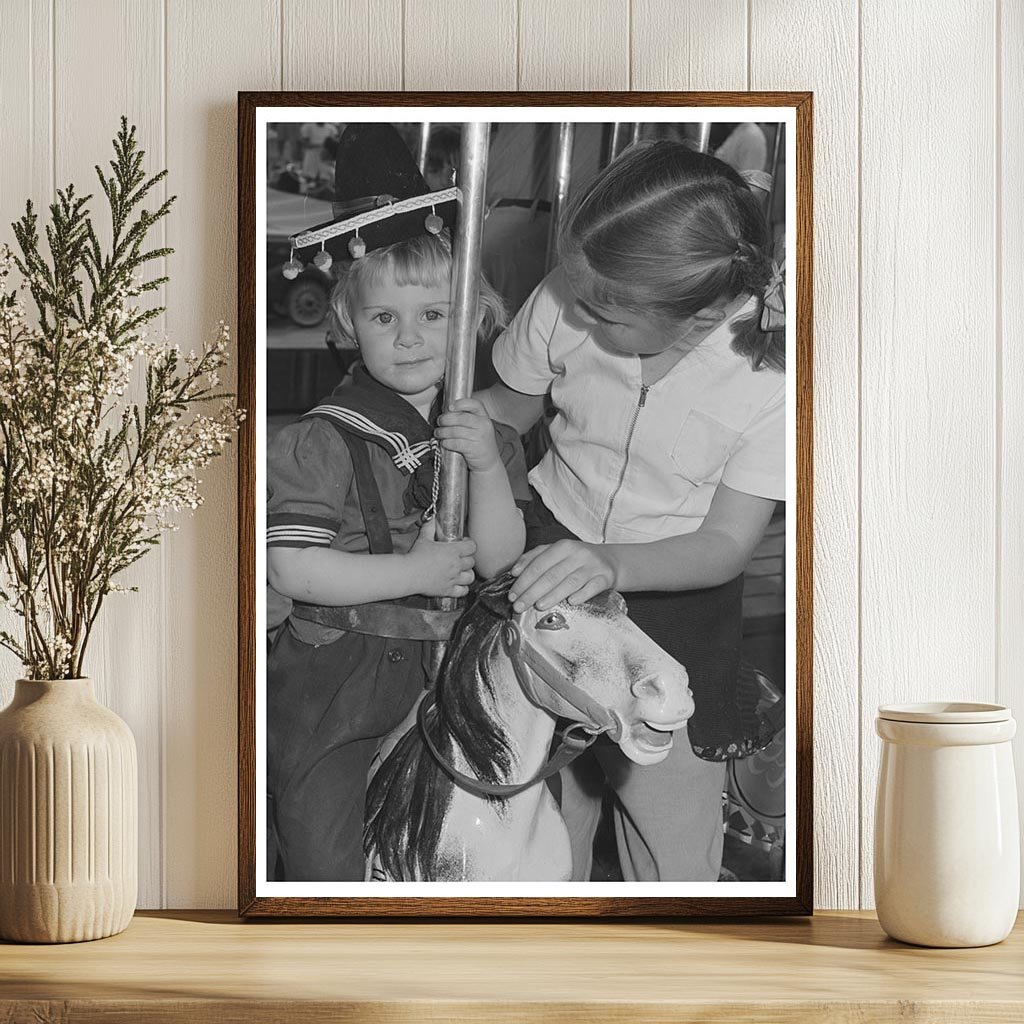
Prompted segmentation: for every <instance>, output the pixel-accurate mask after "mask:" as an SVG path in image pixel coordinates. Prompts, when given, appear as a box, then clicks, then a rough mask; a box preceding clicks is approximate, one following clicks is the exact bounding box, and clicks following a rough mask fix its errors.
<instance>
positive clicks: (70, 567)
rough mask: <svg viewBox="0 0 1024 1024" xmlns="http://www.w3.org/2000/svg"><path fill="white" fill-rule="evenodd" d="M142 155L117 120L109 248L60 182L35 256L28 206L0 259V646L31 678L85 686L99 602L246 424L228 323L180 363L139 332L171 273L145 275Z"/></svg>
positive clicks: (159, 253)
mask: <svg viewBox="0 0 1024 1024" xmlns="http://www.w3.org/2000/svg"><path fill="white" fill-rule="evenodd" d="M144 157H145V153H144V152H143V151H142V150H140V149H139V148H138V143H137V140H136V132H135V127H134V126H132V127H131V128H129V126H128V122H127V119H126V118H122V119H121V128H120V131H119V132H118V134H117V137H116V138H115V139H114V159H113V160H112V161H111V162H110V168H111V173H110V174H109V175H106V174H104V173H103V171H102V170H101V169H100V168H99V167H97V168H96V174H97V176H98V178H99V182H100V186H101V188H102V190H103V193H104V195H105V197H106V201H107V205H108V207H109V211H110V221H111V227H112V235H111V241H110V243H109V245H103V244H101V242H100V240H99V237H98V235H97V233H96V230H95V228H94V225H93V221H92V219H91V216H90V212H89V208H88V203H89V201H90V200H91V198H92V197H91V196H78V195H76V193H75V190H74V186H68V188H67V189H64V190H58V192H57V198H56V201H55V202H54V203H52V204H51V205H50V208H49V212H50V220H49V223H47V224H46V226H45V237H46V241H45V250H46V251H45V252H44V246H43V244H42V243H41V240H40V237H39V222H38V218H37V216H36V213H35V210H34V209H33V206H32V203H31V202H29V203H27V204H26V208H25V214H24V216H23V217H22V218H21V219H20V220H19V221H17V222H16V223H15V224H14V225H13V228H14V234H15V238H16V240H17V243H18V248H19V249H20V255H18V254H16V253H14V252H12V250H11V249H10V248H9V247H7V246H3V247H2V248H0V563H2V566H3V569H4V579H3V582H2V583H0V601H3V602H5V603H6V604H8V605H9V606H10V607H11V608H12V609H13V610H14V612H15V613H16V615H17V616H19V617H20V619H21V623H22V629H21V630H20V634H21V635H20V636H14V635H12V634H11V633H9V632H6V631H0V645H2V646H4V647H7V648H8V649H9V650H11V651H13V652H14V653H15V654H16V655H17V656H18V657H19V658H20V659H21V660H22V662H23V663H24V665H25V668H26V671H27V672H28V674H29V676H30V678H35V679H42V678H45V679H62V678H76V677H78V676H81V675H82V667H83V659H84V657H85V652H86V647H87V645H88V641H89V637H90V634H91V632H92V629H93V627H94V625H95V623H96V618H97V615H98V614H99V611H100V607H101V606H102V604H103V599H104V598H105V597H106V595H107V594H109V593H112V592H115V591H118V590H123V589H124V588H122V587H120V586H119V585H118V584H117V583H116V582H115V577H116V576H117V574H118V573H120V572H121V571H122V570H123V569H125V568H127V567H128V566H129V565H131V564H132V563H134V562H135V561H137V560H138V559H139V558H141V557H142V555H143V554H145V553H146V551H148V550H149V549H150V548H151V547H152V546H153V545H155V544H156V543H158V541H159V537H160V534H161V532H162V531H164V530H168V529H175V528H176V525H175V523H174V522H173V521H172V519H171V516H172V515H173V513H175V512H178V511H181V510H192V509H195V508H196V507H197V506H198V505H199V504H200V502H201V498H200V496H199V492H198V485H199V483H200V480H199V478H198V476H197V473H198V471H199V470H200V469H201V468H202V467H203V466H206V465H207V464H209V463H210V462H211V461H212V460H213V459H214V458H215V457H216V456H217V455H219V454H220V453H221V452H222V451H223V450H224V447H225V445H226V444H227V443H228V442H229V440H230V438H231V436H232V435H233V434H234V432H235V430H236V429H237V426H238V423H239V422H240V420H241V418H242V413H240V411H239V410H238V408H237V406H236V404H235V401H234V396H233V395H231V394H230V393H228V392H224V391H222V390H221V389H220V380H219V376H218V371H219V370H220V369H221V368H222V367H223V366H224V364H225V363H226V362H227V350H228V329H227V326H226V325H225V324H223V323H221V324H220V326H219V331H218V333H217V336H216V337H215V339H214V340H213V341H212V342H208V343H206V344H204V345H202V346H201V347H200V349H199V350H198V351H192V352H189V353H187V354H183V353H181V351H180V350H179V349H178V347H177V346H176V345H170V344H168V343H167V342H166V341H164V340H155V339H150V338H149V337H148V335H147V331H146V327H147V325H148V324H149V322H150V321H152V320H153V319H154V318H155V317H158V316H159V315H160V314H161V313H163V312H164V307H162V306H156V307H149V308H141V307H140V305H139V304H138V298H139V296H141V295H142V294H144V293H146V292H152V291H155V290H156V289H158V288H159V287H160V286H161V285H162V284H164V283H165V282H166V281H167V278H166V277H157V278H154V279H151V280H148V281H147V280H144V276H143V275H144V270H145V267H146V264H148V263H150V262H151V261H153V260H158V259H161V258H163V257H165V256H168V255H169V254H170V253H171V252H172V251H173V250H171V249H169V248H154V249H146V248H145V246H146V238H147V235H148V234H149V232H150V231H151V229H152V228H153V227H154V226H155V225H156V224H157V223H158V222H159V221H160V220H161V219H162V218H163V217H165V216H166V215H167V213H168V211H169V210H170V208H171V205H172V204H173V202H174V200H175V197H173V196H172V197H170V198H169V199H167V200H165V201H164V202H162V203H160V204H159V205H158V206H157V207H156V208H155V209H153V210H148V209H145V208H142V207H141V205H140V204H142V203H143V201H144V200H145V199H146V197H147V196H149V195H150V193H151V192H152V190H153V188H154V187H155V186H156V185H157V184H158V183H159V182H161V181H163V179H164V178H165V177H166V174H167V172H166V171H161V172H160V173H158V174H155V175H153V176H151V177H147V175H146V173H145V170H144V164H143V160H144ZM15 270H17V271H18V272H19V274H20V276H21V278H22V280H21V282H20V283H19V284H15V282H14V280H13V273H14V271H15ZM26 289H27V290H28V292H29V294H30V295H31V297H32V300H33V303H34V306H35V316H34V318H33V320H34V322H30V319H29V316H28V313H27V310H26V304H25V300H24V298H23V295H24V292H25V290H26ZM142 379H144V382H145V399H144V400H141V399H140V400H139V401H134V400H133V399H132V394H133V393H134V392H135V391H136V389H138V391H140V392H141V381H142ZM133 381H134V382H136V383H135V385H134V386H133ZM200 406H202V407H206V408H207V409H209V410H210V411H206V412H203V411H200V410H199V408H198V407H200ZM211 406H212V409H211ZM132 589H134V588H132Z"/></svg>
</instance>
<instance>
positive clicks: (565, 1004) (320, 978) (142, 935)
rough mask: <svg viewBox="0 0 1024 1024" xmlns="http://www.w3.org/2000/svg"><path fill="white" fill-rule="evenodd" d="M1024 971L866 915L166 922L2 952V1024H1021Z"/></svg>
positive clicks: (1012, 945) (1023, 937) (1006, 951)
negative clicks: (915, 943) (918, 938)
mask: <svg viewBox="0 0 1024 1024" xmlns="http://www.w3.org/2000/svg"><path fill="white" fill-rule="evenodd" d="M1022 965H1024V921H1022V922H1021V923H1019V924H1018V927H1017V930H1016V931H1015V932H1014V934H1013V935H1012V936H1011V937H1010V938H1009V939H1008V940H1007V941H1006V942H1004V943H1002V944H1000V945H997V946H990V947H988V948H985V949H962V950H928V949H919V948H915V947H911V946H903V945H900V944H899V943H895V942H892V941H890V940H888V939H887V938H886V937H885V936H884V935H883V933H882V932H881V930H880V929H879V927H878V924H877V923H876V921H875V920H874V918H873V916H872V915H871V914H867V913H853V912H831V913H821V914H818V915H816V916H815V917H814V918H810V919H809V918H799V919H781V920H780V919H775V920H770V921H768V920H763V919H762V920H761V921H748V922H727V923H723V922H721V921H714V922H702V921H684V922H664V921H658V922H655V923H648V922H637V923H622V922H615V923H606V922H598V921H594V922H586V923H558V922H555V923H547V922H543V923H537V922H516V923H509V922H502V923H473V922H457V923H448V922H445V923H436V922H428V921H417V922H414V923H405V922H385V923H379V922H376V921H364V922H358V923H352V922H343V923H324V922H323V921H317V922H305V921H280V920H278V921H239V920H238V919H237V918H236V917H235V915H234V914H233V913H232V912H230V911H210V912H201V911H183V912H179V913H176V912H174V911H160V912H148V913H140V914H138V915H137V916H136V918H135V920H134V922H133V923H132V925H131V926H130V927H129V928H128V930H127V931H126V932H124V933H123V934H121V935H118V936H115V937H113V938H111V939H105V940H102V941H100V942H89V943H81V944H78V945H69V946H18V945H13V944H6V945H5V944H2V943H0V1021H3V1022H4V1024H22V1022H31V1024H39V1022H40V1021H60V1022H62V1024H78V1022H89V1024H91V1022H95V1021H123V1022H128V1021H131V1022H151V1021H160V1022H164V1021H188V1022H190V1024H205V1022H207V1021H211V1022H212V1021H217V1022H225V1024H234V1022H242V1021H303V1022H306V1021H310V1022H319V1021H328V1020H329V1021H343V1022H347V1021H360V1022H363V1021H369V1022H375V1024H380V1022H390V1021H400V1022H417V1024H419V1022H425V1021H448V1020H452V1021H460V1022H463V1021H464V1022H473V1021H502V1022H504V1024H512V1022H516V1024H518V1022H532V1021H559V1022H573V1024H584V1022H590V1021H630V1022H640V1021H643V1022H648V1021H652V1022H660V1021H726V1020H728V1021H732V1022H745V1021H749V1022H754V1021H756V1022H758V1024H769V1022H782V1021H820V1022H828V1024H844V1022H854V1021H856V1022H857V1024H874V1022H881V1021H897V1020H898V1021H906V1020H921V1021H925V1020H926V1021H928V1022H929V1024H933V1022H946V1021H969V1022H971V1024H986V1022H997V1021H998V1022H1001V1024H1007V1022H1010V1021H1020V1020H1024V971H1022V969H1021V968H1022ZM299 1000H301V1001H302V1003H301V1005H297V1004H296V1001H299Z"/></svg>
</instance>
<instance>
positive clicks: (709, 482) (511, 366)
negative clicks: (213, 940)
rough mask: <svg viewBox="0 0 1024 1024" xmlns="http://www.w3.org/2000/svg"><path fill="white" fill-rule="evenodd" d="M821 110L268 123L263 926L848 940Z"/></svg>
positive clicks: (261, 105) (361, 116)
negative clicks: (615, 930) (605, 923)
mask: <svg viewBox="0 0 1024 1024" xmlns="http://www.w3.org/2000/svg"><path fill="white" fill-rule="evenodd" d="M811 109H812V100H811V96H810V94H809V93H451V94H449V93H443V94H442V93H424V94H413V93H277V92H275V93H240V94H239V106H238V143H239V150H238V155H239V160H238V168H239V207H238V210H239V228H238V243H239V244H238V261H239V262H238V280H239V307H238V320H239V326H238V331H239V339H240V348H239V376H238V391H239V403H240V405H242V406H243V407H245V408H246V409H247V410H248V416H247V419H246V421H245V423H244V425H243V431H242V435H241V439H240V440H241V452H240V475H239V533H240V545H239V559H240V563H239V581H240V591H239V614H240V621H239V847H238V857H239V864H238V877H239V912H240V913H241V914H244V915H253V916H260V915H264V916H266V915H334V916H344V917H354V916H381V915H397V916H414V915H416V916H418V915H430V916H435V917H436V916H482V917H483V916H488V917H489V916H495V915H521V916H538V915H539V916H548V915H551V916H555V915H557V916H578V917H593V916H602V917H607V916H644V917H648V916H653V915H671V916H679V915H701V916H708V915H716V916H721V915H730V916H735V915H754V914H810V913H811V912H812V904H813V900H812V877H813V872H812V862H811V858H812V835H811V827H812V789H811V787H812V765H811V728H812V715H811V666H812V651H811V645H812V635H811V624H812V609H811V590H812V588H811V533H812V529H811V524H812V519H811V502H812V461H811V451H812V448H811V424H812V402H811V373H812V358H811V352H812V340H811V339H812V331H811V302H812V240H811V230H812V222H811V209H812V204H811V195H812V192H811V116H812V115H811Z"/></svg>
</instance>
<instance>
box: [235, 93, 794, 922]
mask: <svg viewBox="0 0 1024 1024" xmlns="http://www.w3.org/2000/svg"><path fill="white" fill-rule="evenodd" d="M300 108H306V109H307V110H308V111H309V112H310V113H311V114H313V113H316V114H319V115H320V116H323V117H327V118H328V121H327V122H316V123H332V122H333V121H338V122H345V121H348V122H354V121H359V120H383V121H394V123H408V122H416V121H417V120H421V121H427V120H428V118H429V114H430V113H433V114H434V115H435V116H434V118H433V121H432V122H431V123H437V121H438V118H437V117H436V114H437V113H438V112H439V110H440V112H441V113H444V112H448V113H449V114H450V117H449V118H448V120H450V121H453V122H458V121H460V118H461V119H464V120H466V121H468V120H471V119H472V120H483V119H484V114H485V113H487V111H490V112H492V114H493V118H492V119H493V121H495V122H497V121H500V120H501V118H502V117H504V118H505V120H508V118H509V117H510V116H512V114H513V113H515V114H517V116H519V119H520V120H521V121H536V122H537V123H540V122H545V123H548V122H550V123H553V124H554V123H556V122H561V121H562V120H563V119H564V118H563V117H559V114H560V113H561V114H563V115H565V114H566V109H568V111H570V113H571V112H572V111H578V112H579V111H582V112H585V114H586V117H587V118H589V120H594V119H595V118H596V117H597V115H598V113H599V112H603V114H604V117H603V118H602V120H601V123H602V124H608V125H611V124H616V123H615V122H613V120H612V118H613V116H630V115H632V116H637V113H638V112H642V113H643V114H645V115H646V117H645V121H644V122H642V123H648V122H649V123H652V124H663V123H664V124H669V123H678V124H694V123H701V124H703V123H715V122H716V121H729V122H730V123H732V122H736V121H742V120H743V119H742V118H740V117H738V113H746V114H749V115H750V117H749V119H750V121H751V122H752V123H753V122H760V123H762V124H770V123H773V122H774V123H776V124H786V125H787V126H788V127H787V129H786V132H785V134H784V135H782V133H781V132H780V130H779V129H776V134H777V135H780V136H781V137H782V138H784V140H785V144H784V145H783V144H781V143H780V149H781V152H782V159H783V160H784V161H785V163H786V166H787V167H789V168H791V169H792V170H793V171H795V173H791V172H787V174H786V178H787V181H786V185H785V189H786V191H785V192H784V193H783V196H784V199H783V202H784V203H785V206H786V214H785V232H786V237H787V239H789V240H795V247H794V246H792V245H788V246H787V252H786V278H787V284H786V294H787V297H788V298H789V301H788V303H787V306H788V308H789V310H790V312H789V315H788V318H787V319H788V321H789V322H788V324H787V335H786V337H787V384H786V386H787V391H786V403H787V407H788V408H789V412H788V416H789V432H788V435H787V436H788V438H789V441H788V445H789V452H788V456H787V457H788V458H789V471H788V479H787V495H789V496H793V497H795V505H796V508H795V515H794V514H793V509H791V508H790V509H789V510H788V516H787V517H786V522H787V524H788V525H787V526H786V527H784V536H785V538H786V543H785V548H784V550H785V554H784V555H783V562H782V564H783V566H786V565H790V566H792V567H793V569H792V570H790V571H785V570H784V579H786V580H787V581H788V582H787V583H784V585H783V593H784V604H785V606H786V608H787V614H786V624H785V625H784V626H783V627H782V628H783V632H784V637H785V645H786V651H787V655H786V662H785V663H786V671H785V676H786V678H785V681H784V683H783V688H784V690H785V693H786V705H787V712H786V713H787V718H786V725H787V734H788V741H787V743H786V744H785V766H786V768H787V769H789V774H790V776H791V777H790V779H789V781H788V783H787V788H786V794H787V795H786V819H785V820H786V825H787V827H786V830H785V833H786V840H785V843H786V845H785V852H784V857H785V866H786V873H785V878H784V879H783V880H782V881H781V882H767V883H759V882H755V881H740V882H738V883H737V882H730V883H721V882H719V883H706V884H705V885H704V889H702V890H701V891H700V892H692V893H691V892H690V891H689V890H687V889H686V886H687V884H688V883H667V882H656V883H648V882H641V883H615V882H594V881H591V882H582V883H565V884H564V885H562V886H561V888H559V889H558V890H557V891H553V890H551V889H550V888H546V889H545V888H543V887H541V886H530V885H529V884H528V883H514V884H513V887H514V886H515V885H518V886H522V887H526V888H527V889H528V890H529V891H528V892H527V893H526V894H524V895H511V894H509V893H508V892H506V891H503V892H502V894H501V895H495V894H492V892H491V891H490V890H487V891H486V892H485V894H480V887H481V883H472V882H469V883H441V882H437V883H433V882H431V883H418V882H417V883H402V882H369V883H366V882H364V883H352V885H353V886H359V885H362V886H366V887H367V892H368V894H367V895H361V894H353V892H352V891H348V890H346V892H345V893H344V894H340V895H339V894H338V892H337V891H335V890H334V889H332V888H331V885H330V883H303V882H298V881H292V882H282V881H272V880H271V879H269V878H268V874H269V872H268V868H267V864H266V854H265V839H264V838H261V836H263V837H265V831H266V819H265V812H264V811H263V810H262V809H261V807H260V806H259V805H260V804H261V803H262V804H263V805H264V806H265V796H264V795H260V796H259V797H258V796H257V786H258V784H259V783H260V781H261V780H262V779H263V773H262V771H261V770H260V763H259V759H260V757H265V750H264V749H263V746H262V745H261V736H262V735H263V732H261V729H264V730H265V724H266V723H265V722H264V723H262V724H261V723H260V721H259V718H258V715H259V713H260V709H261V708H262V707H263V696H261V694H263V692H264V691H263V689H262V688H263V687H265V682H266V680H265V678H263V679H260V678H258V673H260V672H262V673H263V674H264V675H265V658H264V657H263V655H262V653H261V652H262V651H265V650H266V647H265V641H264V640H263V638H262V636H261V635H260V633H261V628H260V627H261V626H262V625H265V622H266V616H265V602H264V600H263V598H262V596H261V593H260V591H261V590H262V588H263V587H264V584H263V581H262V580H260V579H258V576H257V568H258V565H262V564H263V563H262V561H261V560H259V559H258V554H259V551H258V546H260V547H262V546H263V545H264V543H265V538H264V537H263V536H261V535H260V534H259V533H258V532H257V523H258V521H262V520H261V519H260V516H259V515H258V511H259V510H260V509H262V508H263V506H264V497H263V495H262V494H259V493H258V491H257V484H258V482H262V475H261V472H258V464H257V459H258V458H261V457H262V453H261V451H260V448H259V446H258V439H261V438H262V433H261V428H260V417H261V416H262V417H264V421H265V417H266V409H267V404H266V403H267V379H266V374H267V371H266V365H267V364H266V359H265V358H263V357H260V358H258V355H259V353H258V349H257V346H258V340H259V339H260V338H261V337H262V335H263V329H264V328H265V321H266V316H267V313H266V308H267V307H266V304H265V303H266V295H265V279H266V274H265V271H266V267H265V265H264V263H263V257H262V256H261V254H260V250H261V248H262V250H263V251H264V252H265V251H266V241H267V240H266V238H265V237H261V236H260V235H259V234H258V223H259V224H262V223H264V221H265V212H266V211H265V206H263V205H261V204H263V199H264V197H265V193H266V189H265V187H264V188H263V189H262V192H263V194H264V195H263V196H262V197H261V185H265V182H266V163H265V162H264V163H263V164H261V163H260V159H259V157H260V156H261V155H264V154H265V142H264V143H261V140H260V133H261V132H262V133H264V140H265V126H266V125H267V124H269V123H271V122H274V123H277V122H276V121H275V118H277V119H279V120H280V121H281V122H291V121H296V120H301V112H300ZM467 108H469V109H467ZM510 108H523V109H521V110H518V111H517V110H514V109H513V110H510ZM561 108H566V109H561ZM726 108H743V110H742V111H740V112H737V111H736V110H735V109H733V110H732V114H733V116H728V117H721V118H717V119H716V118H715V117H713V116H709V114H708V112H711V114H714V113H719V112H724V111H725V110H726ZM751 108H756V110H755V109H751ZM766 108H771V110H767V109H766ZM773 112H774V113H775V114H777V117H776V116H773ZM417 113H419V114H424V113H426V114H427V115H428V116H427V117H420V118H417V116H416V114H417ZM531 113H533V114H534V115H535V117H532V118H531V117H529V116H527V115H529V114H531ZM697 113H700V114H701V116H700V117H696V116H693V115H695V114H697ZM467 114H468V115H469V116H464V115H467ZM342 115H347V116H342ZM580 120H581V122H582V121H583V120H584V117H583V115H582V114H581V115H580ZM635 123H641V122H635ZM778 166H779V165H778V161H776V168H777V167H778ZM811 178H812V97H811V94H810V93H806V92H754V93H745V92H716V93H687V92H680V93H666V92H586V93H583V92H566V93H553V92H536V93H468V92H467V93H387V92H379V93H370V92H362V93H328V92H241V93H239V96H238V338H239V350H238V401H239V404H240V405H241V406H242V407H244V408H245V409H247V410H248V411H249V415H248V416H247V418H246V420H245V422H244V423H243V425H242V429H241V434H240V438H239V444H240V452H239V477H238V530H239V550H238V553H239V627H238V637H239V641H238V665H239V702H238V758H239V761H238V826H239V833H238V836H239V842H238V908H239V914H240V915H244V916H247V917H260V916H266V917H279V916H325V915H326V916H335V917H346V918H347V917H360V918H363V917H424V916H427V917H475V918H479V917H507V916H513V917H549V916H550V917H586V918H591V917H654V916H657V917H661V916H670V917H678V916H687V917H690V916H709V917H721V916H748V915H764V914H774V915H805V914H810V913H812V906H813V863H812V856H813V844H812V799H813V796H812V785H813V767H812V758H811V752H812V522H813V520H812V500H813V464H812V371H813V361H812V302H813V295H812V279H813V278H812V270H813V261H812V229H813V224H812V187H811ZM310 223H312V221H311V222H310ZM261 270H262V271H263V283H261V281H260V276H261ZM794 299H795V302H794ZM794 310H795V315H794ZM794 406H795V408H793V407H794ZM794 476H795V479H794ZM786 504H787V505H788V504H789V502H787V503H786ZM260 515H262V513H260ZM794 540H795V543H793V541H794ZM794 570H795V571H794ZM794 577H795V578H794ZM794 768H795V771H793V769H794ZM793 776H795V777H793ZM261 830H262V832H261ZM261 852H262V853H263V862H262V863H260V853H261ZM408 886H416V887H420V886H436V887H438V892H439V894H438V895H432V894H431V893H432V891H433V890H431V891H430V892H428V893H424V892H423V891H422V890H420V891H416V892H415V893H412V890H410V889H409V888H408ZM573 886H576V887H577V888H576V889H573V888H572V887H573ZM710 886H717V888H716V889H715V893H714V894H708V893H707V892H706V891H704V890H706V889H708V887H710ZM759 886H767V887H768V888H767V889H765V888H758V887H759ZM325 887H326V888H325ZM655 887H657V888H655ZM773 887H774V888H773ZM499 888H500V887H499ZM505 889H508V887H505ZM442 890H443V891H442ZM539 890H543V891H539ZM566 890H571V891H566ZM582 890H585V892H584V891H582ZM667 890H671V891H667ZM577 891H579V892H581V894H580V895H575V892H577ZM662 891H664V892H665V894H664V895H661V894H659V893H660V892H662ZM718 891H721V892H722V895H718V894H717V893H718Z"/></svg>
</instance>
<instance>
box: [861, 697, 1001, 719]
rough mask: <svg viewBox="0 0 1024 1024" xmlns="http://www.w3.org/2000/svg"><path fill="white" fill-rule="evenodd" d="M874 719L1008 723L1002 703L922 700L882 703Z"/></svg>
mask: <svg viewBox="0 0 1024 1024" xmlns="http://www.w3.org/2000/svg"><path fill="white" fill-rule="evenodd" d="M878 717H879V718H883V719H885V720H886V721H888V722H923V723H926V724H933V725H970V724H972V723H978V724H982V723H985V722H1008V721H1009V720H1010V709H1009V708H1008V707H1006V706H1005V705H1004V704H976V703H970V702H968V701H926V702H924V703H921V704H882V705H881V706H880V707H879V709H878Z"/></svg>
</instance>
